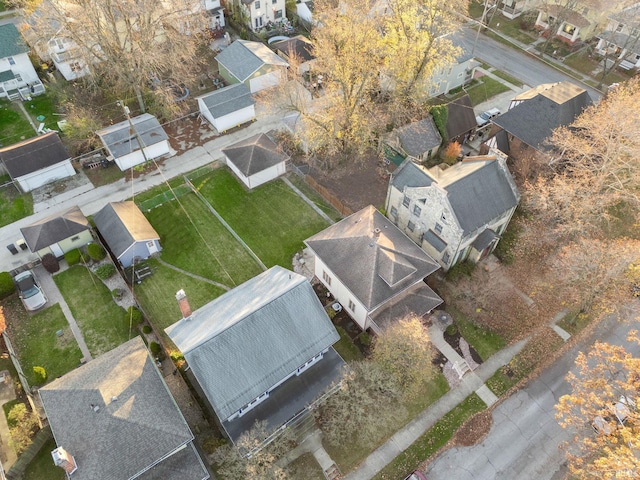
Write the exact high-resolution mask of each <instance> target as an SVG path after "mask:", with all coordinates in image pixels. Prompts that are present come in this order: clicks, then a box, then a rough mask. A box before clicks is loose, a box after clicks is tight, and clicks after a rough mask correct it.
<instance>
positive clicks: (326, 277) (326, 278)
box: [322, 270, 331, 286]
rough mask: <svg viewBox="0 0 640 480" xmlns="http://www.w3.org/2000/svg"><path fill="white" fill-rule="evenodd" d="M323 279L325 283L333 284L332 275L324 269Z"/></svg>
mask: <svg viewBox="0 0 640 480" xmlns="http://www.w3.org/2000/svg"><path fill="white" fill-rule="evenodd" d="M322 279H323V280H324V283H326V284H327V285H329V286H331V277H330V276H329V274H328V273H327V272H325V271H324V270H323V271H322Z"/></svg>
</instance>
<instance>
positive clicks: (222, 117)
mask: <svg viewBox="0 0 640 480" xmlns="http://www.w3.org/2000/svg"><path fill="white" fill-rule="evenodd" d="M197 100H198V108H199V109H200V113H201V114H202V116H203V117H204V118H206V119H207V120H208V121H209V123H210V124H211V125H213V128H215V129H216V130H217V131H218V132H224V131H225V130H228V129H230V128H233V127H237V126H238V125H242V124H243V123H247V122H251V121H253V120H255V118H256V109H255V103H256V102H255V100H254V99H253V97H252V96H251V92H250V91H249V87H247V86H246V85H245V84H244V83H236V84H233V85H229V86H227V87H224V88H221V89H220V90H214V91H213V92H211V93H207V94H206V95H202V96H201V97H198V98H197Z"/></svg>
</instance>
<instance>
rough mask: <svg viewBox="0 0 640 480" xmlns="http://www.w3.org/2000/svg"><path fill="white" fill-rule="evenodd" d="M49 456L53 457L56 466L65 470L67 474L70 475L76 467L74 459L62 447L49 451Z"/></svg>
mask: <svg viewBox="0 0 640 480" xmlns="http://www.w3.org/2000/svg"><path fill="white" fill-rule="evenodd" d="M51 456H52V457H53V463H54V464H55V465H56V467H60V468H62V469H64V471H65V472H67V474H68V475H71V474H72V473H73V472H75V471H76V470H77V469H78V466H77V465H76V459H75V458H73V457H72V456H71V455H69V452H67V451H66V450H65V449H64V448H62V447H58V448H56V449H55V450H53V451H52V452H51Z"/></svg>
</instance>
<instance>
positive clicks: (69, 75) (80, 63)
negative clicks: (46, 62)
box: [47, 36, 98, 81]
mask: <svg viewBox="0 0 640 480" xmlns="http://www.w3.org/2000/svg"><path fill="white" fill-rule="evenodd" d="M47 48H48V53H49V58H51V61H52V62H53V64H54V65H55V66H56V68H57V69H58V71H59V72H60V73H61V74H62V76H63V77H64V78H65V80H67V81H72V80H77V79H78V78H82V77H84V76H85V75H88V74H89V65H88V64H87V61H86V58H85V57H86V55H83V52H82V51H81V50H80V47H79V46H78V45H77V44H76V43H75V42H74V41H73V40H71V39H70V38H65V37H64V36H57V37H54V38H52V39H51V40H49V43H48V45H47ZM92 58H93V60H94V62H97V61H98V57H95V56H92Z"/></svg>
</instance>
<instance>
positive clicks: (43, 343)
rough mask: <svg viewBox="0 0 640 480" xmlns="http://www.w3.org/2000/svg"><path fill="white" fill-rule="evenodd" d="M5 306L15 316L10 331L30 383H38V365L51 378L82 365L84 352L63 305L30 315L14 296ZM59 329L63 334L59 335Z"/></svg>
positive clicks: (31, 384) (49, 379)
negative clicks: (66, 316) (75, 336)
mask: <svg viewBox="0 0 640 480" xmlns="http://www.w3.org/2000/svg"><path fill="white" fill-rule="evenodd" d="M5 308H7V309H9V308H10V309H12V313H13V314H14V315H16V316H15V317H12V322H11V324H10V325H9V328H8V330H9V335H10V339H11V341H12V343H13V346H14V348H15V350H16V353H17V355H18V358H19V359H20V365H21V366H22V369H23V370H24V374H25V376H26V377H27V381H28V382H29V385H30V386H33V385H34V384H35V377H34V375H33V367H35V366H40V367H43V368H44V369H45V371H46V372H47V376H48V381H51V380H53V379H55V378H57V377H59V376H61V375H64V374H65V373H67V372H69V371H71V370H73V369H74V368H76V367H77V366H78V365H80V359H81V358H82V353H81V352H80V348H79V347H78V344H77V343H76V340H75V338H74V336H73V333H72V332H71V329H70V328H69V324H68V323H67V319H66V318H65V316H64V314H63V313H62V309H61V308H60V305H58V304H56V305H53V306H52V307H49V308H47V309H46V310H43V311H42V312H40V313H37V314H35V315H29V314H28V313H27V312H26V311H25V310H24V307H23V306H22V304H21V303H20V300H19V299H18V298H17V297H15V298H12V299H9V300H7V301H6V303H5ZM59 330H61V331H62V335H61V336H58V335H57V334H56V332H58V331H59Z"/></svg>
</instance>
